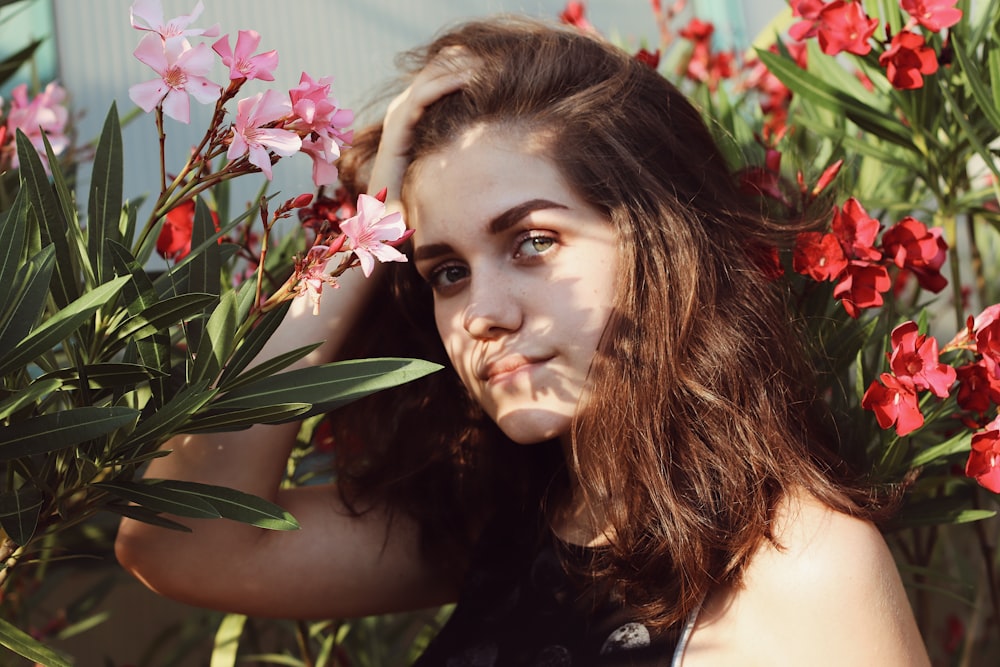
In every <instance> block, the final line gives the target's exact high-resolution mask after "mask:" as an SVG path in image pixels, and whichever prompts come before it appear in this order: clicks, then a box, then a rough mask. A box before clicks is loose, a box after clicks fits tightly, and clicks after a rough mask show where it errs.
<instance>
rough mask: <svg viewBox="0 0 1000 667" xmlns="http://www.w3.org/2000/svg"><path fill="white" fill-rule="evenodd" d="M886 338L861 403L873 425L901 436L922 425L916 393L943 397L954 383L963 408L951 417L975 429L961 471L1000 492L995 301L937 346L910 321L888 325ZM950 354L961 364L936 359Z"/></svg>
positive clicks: (999, 319) (999, 314)
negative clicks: (884, 367) (882, 362)
mask: <svg viewBox="0 0 1000 667" xmlns="http://www.w3.org/2000/svg"><path fill="white" fill-rule="evenodd" d="M891 342H892V350H891V352H889V354H888V360H889V372H886V373H882V374H880V375H879V377H878V379H877V380H875V381H873V382H872V383H871V385H869V387H868V389H867V391H865V395H864V397H863V398H862V401H861V405H862V407H864V408H866V409H868V410H871V411H873V412H874V413H875V417H876V419H877V420H878V423H879V426H881V427H882V428H884V429H888V428H891V427H895V429H896V434H897V435H899V436H904V435H907V434H909V433H912V432H913V431H915V430H917V429H918V428H920V427H921V426H923V425H924V414H923V411H922V409H921V402H922V401H921V393H922V392H928V391H929V392H930V393H931V394H933V395H934V396H937V397H938V398H942V399H943V398H947V397H948V396H949V395H951V393H952V391H953V389H954V387H955V383H956V381H957V383H958V385H957V392H955V401H956V403H957V405H958V407H959V409H960V410H962V411H963V412H962V413H961V414H959V415H957V417H959V418H960V419H961V421H962V423H964V424H965V425H967V426H968V427H970V428H972V429H977V431H976V432H975V433H974V434H973V435H972V449H971V451H970V452H969V458H968V460H967V462H966V465H965V474H966V475H968V476H969V477H971V478H973V479H975V480H976V481H977V482H979V483H980V484H981V485H982V486H984V487H985V488H987V489H989V490H990V491H993V492H995V493H1000V414H998V413H997V405H998V404H1000V304H996V305H993V306H990V307H989V308H987V309H986V310H984V311H983V312H982V313H980V314H979V315H978V316H977V317H975V318H972V317H970V318H969V322H968V325H967V327H966V329H965V330H964V331H961V332H959V333H958V335H956V336H955V337H954V338H953V339H952V340H951V341H950V342H949V343H948V344H947V345H945V346H944V348H943V349H941V350H939V349H938V343H937V340H935V339H934V338H933V337H931V336H929V335H927V334H924V333H921V332H920V330H919V328H918V326H917V324H916V323H914V322H912V321H911V322H904V323H903V324H900V325H899V326H897V327H896V328H895V329H893V331H892V335H891ZM952 352H954V353H959V354H963V355H964V356H963V357H962V359H963V361H965V363H964V364H962V365H960V366H958V367H957V368H956V367H954V366H952V365H949V364H947V363H943V362H942V361H941V355H942V354H946V353H952ZM970 357H971V359H970Z"/></svg>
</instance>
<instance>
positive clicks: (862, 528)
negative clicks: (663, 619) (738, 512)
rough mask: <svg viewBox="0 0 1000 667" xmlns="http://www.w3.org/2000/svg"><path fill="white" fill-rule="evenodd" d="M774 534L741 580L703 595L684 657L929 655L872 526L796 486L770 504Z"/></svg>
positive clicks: (774, 660) (878, 659)
mask: <svg viewBox="0 0 1000 667" xmlns="http://www.w3.org/2000/svg"><path fill="white" fill-rule="evenodd" d="M774 536H775V541H774V543H765V544H764V545H762V547H761V548H760V550H759V551H758V552H757V554H756V555H755V556H754V558H753V560H752V561H751V563H750V567H749V568H748V570H747V572H746V576H745V580H744V584H743V586H741V587H740V588H738V589H731V590H722V591H719V592H718V593H717V594H715V595H713V596H712V597H711V598H710V599H709V600H708V601H707V602H706V607H705V610H704V612H703V614H702V617H701V618H700V619H699V622H698V626H697V629H696V631H695V635H694V637H693V638H692V643H691V646H690V648H689V653H688V655H687V656H686V658H685V662H684V665H685V667H689V666H690V665H695V666H697V665H702V664H729V663H728V662H725V661H723V660H722V658H723V657H724V656H729V657H736V656H739V658H740V659H739V663H740V664H766V665H786V664H787V665H799V664H809V665H845V664H879V665H927V664H929V661H928V658H927V655H926V651H925V648H924V645H923V641H922V640H921V638H920V635H919V632H918V631H917V628H916V623H915V621H914V619H913V614H912V610H911V608H910V604H909V600H908V599H907V596H906V593H905V591H904V589H903V586H902V582H901V581H900V578H899V573H898V571H897V569H896V564H895V562H894V560H893V557H892V554H891V553H890V552H889V548H888V546H887V545H886V543H885V540H884V539H883V538H882V535H881V534H880V533H879V531H878V529H877V528H876V527H875V526H873V525H872V524H871V523H870V522H867V521H863V520H861V519H857V518H855V517H851V516H848V515H846V514H843V513H841V512H837V511H835V510H833V509H831V508H829V507H827V506H826V505H824V504H822V503H820V502H819V501H817V500H815V499H814V498H812V497H809V496H805V495H801V496H794V497H791V498H789V499H787V500H786V501H785V502H784V504H783V506H782V507H781V508H780V511H779V513H778V515H777V516H776V521H775V531H774ZM699 634H701V637H700V638H699V637H698V635H699Z"/></svg>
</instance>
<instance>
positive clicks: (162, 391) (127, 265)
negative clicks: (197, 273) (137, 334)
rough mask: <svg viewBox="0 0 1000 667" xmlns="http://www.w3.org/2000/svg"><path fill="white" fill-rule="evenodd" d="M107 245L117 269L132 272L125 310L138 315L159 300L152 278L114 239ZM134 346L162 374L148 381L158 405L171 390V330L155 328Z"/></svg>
mask: <svg viewBox="0 0 1000 667" xmlns="http://www.w3.org/2000/svg"><path fill="white" fill-rule="evenodd" d="M106 246H107V249H108V250H109V251H110V252H109V255H110V256H111V258H112V263H113V264H114V266H115V268H116V270H117V271H118V272H119V273H121V274H125V273H127V274H130V275H131V276H132V280H131V282H129V283H127V284H126V285H125V287H123V288H122V295H123V296H124V298H125V303H126V304H128V305H127V306H126V309H127V311H128V313H129V314H131V315H139V314H140V313H142V312H143V311H144V310H146V309H147V308H150V307H152V306H155V305H156V304H157V303H159V297H158V296H157V294H156V289H155V288H154V287H153V282H152V281H151V280H150V279H149V276H148V275H146V272H145V271H143V269H142V266H140V265H139V263H138V262H137V261H136V260H135V258H134V257H132V253H130V252H129V251H128V249H127V248H126V247H125V246H123V245H122V244H120V243H116V242H114V241H108V242H107V243H106ZM135 348H136V350H137V351H138V353H139V358H140V359H141V360H142V362H143V363H144V364H145V365H146V366H149V367H150V368H155V369H158V370H159V371H160V373H162V374H163V375H162V377H160V378H154V379H153V380H152V381H151V382H150V383H149V389H150V391H151V392H152V394H153V401H152V402H153V406H154V407H159V406H161V405H163V404H164V403H165V402H166V401H167V400H169V397H170V395H171V393H172V391H171V387H170V383H169V382H168V381H167V377H168V376H169V374H170V334H169V332H167V331H155V332H153V333H152V334H151V335H149V336H147V337H145V338H139V339H136V340H135Z"/></svg>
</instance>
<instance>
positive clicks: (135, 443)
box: [111, 382, 216, 460]
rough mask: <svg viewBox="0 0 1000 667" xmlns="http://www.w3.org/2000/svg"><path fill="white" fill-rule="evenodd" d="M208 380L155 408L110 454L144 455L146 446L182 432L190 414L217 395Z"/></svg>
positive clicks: (154, 444)
mask: <svg viewBox="0 0 1000 667" xmlns="http://www.w3.org/2000/svg"><path fill="white" fill-rule="evenodd" d="M206 387H207V383H204V382H203V383H201V384H195V385H190V384H189V385H188V386H186V387H185V388H184V389H182V390H181V391H179V392H178V393H177V395H176V396H174V397H173V398H172V399H171V400H170V401H169V402H168V403H165V404H164V405H163V406H161V407H160V408H159V409H158V410H157V411H156V412H154V413H152V414H151V415H148V416H146V417H145V418H144V419H142V420H140V422H139V424H138V426H136V428H135V429H134V430H133V431H132V433H131V434H130V435H129V436H128V437H127V438H126V439H125V441H124V442H123V443H122V444H121V445H119V446H118V447H116V448H115V449H114V451H113V452H112V454H111V458H112V459H113V460H114V459H121V458H122V457H127V456H131V457H135V456H141V455H143V454H145V453H146V450H147V449H149V448H152V447H156V446H158V445H159V444H160V443H161V442H162V441H163V440H165V439H166V438H168V437H169V436H171V435H173V434H175V433H180V432H182V428H183V426H184V424H186V423H187V421H188V420H189V419H190V418H191V415H193V414H194V413H196V412H197V411H198V410H200V409H201V408H202V407H203V406H204V405H206V404H207V403H208V402H209V401H210V400H212V397H214V396H215V394H216V391H215V390H214V389H206Z"/></svg>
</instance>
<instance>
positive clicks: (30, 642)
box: [0, 617, 73, 667]
mask: <svg viewBox="0 0 1000 667" xmlns="http://www.w3.org/2000/svg"><path fill="white" fill-rule="evenodd" d="M0 646H4V647H6V648H9V649H10V650H11V651H13V652H14V653H17V654H18V655H20V656H22V657H24V658H27V659H28V660H33V661H34V662H36V663H38V664H41V665H45V667H73V663H72V662H70V661H69V659H68V658H67V657H65V656H64V655H63V654H61V653H57V652H56V651H55V650H53V649H51V648H49V647H48V646H46V645H45V644H43V643H41V642H40V641H38V640H37V639H35V638H33V637H32V636H31V635H29V634H27V633H25V632H23V631H21V630H19V629H18V628H17V627H15V626H14V625H12V624H11V623H9V622H7V621H6V620H5V619H4V618H3V617H0Z"/></svg>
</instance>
